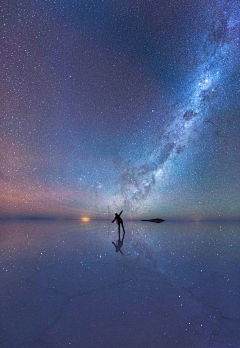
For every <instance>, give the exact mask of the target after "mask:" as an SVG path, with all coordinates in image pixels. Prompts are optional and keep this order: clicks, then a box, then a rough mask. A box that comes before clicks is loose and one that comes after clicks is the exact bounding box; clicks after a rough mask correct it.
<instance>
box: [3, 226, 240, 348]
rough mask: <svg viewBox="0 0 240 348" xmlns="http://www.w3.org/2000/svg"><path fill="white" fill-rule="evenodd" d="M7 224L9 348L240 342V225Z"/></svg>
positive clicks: (197, 346) (214, 346)
mask: <svg viewBox="0 0 240 348" xmlns="http://www.w3.org/2000/svg"><path fill="white" fill-rule="evenodd" d="M0 230H1V235H0V237H1V239H0V250H1V254H0V272H1V283H0V292H1V304H0V313H1V321H0V347H1V348H2V347H5V348H30V347H33V348H43V347H47V348H51V347H53V348H55V347H56V348H63V347H71V348H79V347H84V348H85V347H91V348H95V347H98V348H99V347H100V348H101V347H104V348H106V347H124V348H128V347H129V348H130V347H131V348H133V347H137V348H146V347H149V348H153V347H154V348H156V347H157V348H160V347H161V348H162V347H166V348H169V347H170V348H171V347H180V348H181V347H184V348H185V347H186V348H193V347H194V348H205V347H210V348H221V347H238V348H239V347H240V299H239V295H240V294H239V292H240V277H239V268H240V253H239V251H240V241H239V236H240V228H239V223H230V222H229V223H219V222H218V223H216V222H215V223H213V222H212V223H206V222H204V223H173V222H164V223H161V224H155V223H150V222H126V223H125V230H126V234H125V238H124V240H123V246H122V248H121V251H122V254H121V253H120V252H116V248H115V246H114V245H113V244H112V242H114V243H115V244H117V239H118V233H117V226H116V225H115V224H111V222H110V223H109V222H106V221H104V222H103V221H101V222H100V221H93V222H84V223H83V222H79V221H65V222H39V221H36V222H33V221H20V222H19V221H11V222H10V221H9V222H1V223H0ZM121 238H122V236H121Z"/></svg>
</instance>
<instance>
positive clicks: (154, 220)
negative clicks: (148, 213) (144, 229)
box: [141, 219, 165, 224]
mask: <svg viewBox="0 0 240 348" xmlns="http://www.w3.org/2000/svg"><path fill="white" fill-rule="evenodd" d="M141 221H149V222H156V223H157V224H159V223H160V222H163V221H165V220H163V219H148V220H141Z"/></svg>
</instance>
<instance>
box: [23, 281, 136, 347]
mask: <svg viewBox="0 0 240 348" xmlns="http://www.w3.org/2000/svg"><path fill="white" fill-rule="evenodd" d="M32 277H34V275H32V276H30V277H29V278H28V279H27V280H28V281H29V282H31V283H32V284H34V285H36V286H40V287H41V288H43V289H46V290H56V291H55V293H57V294H61V295H64V296H65V297H67V298H66V299H65V301H64V303H63V304H62V305H61V306H60V309H59V313H58V315H57V316H56V317H55V318H54V319H53V320H52V322H51V323H49V325H48V327H47V328H46V329H44V330H42V331H41V333H40V334H39V339H36V340H31V341H24V343H27V344H33V343H34V342H36V343H37V342H38V343H39V342H42V343H43V344H45V346H46V347H49V346H48V345H47V344H46V343H45V342H44V341H43V340H42V339H41V338H40V337H42V336H44V334H45V333H46V332H47V331H48V330H50V329H51V328H52V327H54V326H55V325H56V324H57V323H58V321H59V320H60V318H61V317H62V315H63V314H64V311H65V308H66V307H67V306H68V305H69V304H70V303H71V302H72V301H73V300H75V299H76V298H78V297H82V296H86V295H90V294H94V293H96V292H101V291H103V290H105V289H110V288H113V287H116V286H119V285H123V284H127V283H128V282H130V281H131V280H132V279H127V280H124V281H122V282H115V283H111V284H109V285H105V286H103V287H100V288H96V289H93V290H89V291H81V292H79V293H77V294H75V295H73V296H68V295H67V294H65V293H63V292H61V291H58V290H57V289H53V288H50V287H44V285H42V284H39V283H37V282H34V281H33V280H32V279H31V278H32Z"/></svg>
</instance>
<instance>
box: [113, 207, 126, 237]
mask: <svg viewBox="0 0 240 348" xmlns="http://www.w3.org/2000/svg"><path fill="white" fill-rule="evenodd" d="M122 212H123V210H122V211H121V212H120V213H119V214H117V213H115V218H114V219H113V221H112V223H113V222H114V221H115V220H117V224H118V234H119V240H120V225H121V226H122V229H123V233H124V234H125V229H124V226H123V220H122V218H121V216H120V215H121V214H122Z"/></svg>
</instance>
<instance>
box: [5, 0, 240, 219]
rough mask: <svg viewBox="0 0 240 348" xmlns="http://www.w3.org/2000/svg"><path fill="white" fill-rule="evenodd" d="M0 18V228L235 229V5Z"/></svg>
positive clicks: (45, 7)
mask: <svg viewBox="0 0 240 348" xmlns="http://www.w3.org/2000/svg"><path fill="white" fill-rule="evenodd" d="M0 11H1V18H2V19H1V31H0V40H1V46H0V47H1V48H0V62H1V64H0V67H1V76H0V88H1V94H0V98H1V109H0V147H1V154H0V217H66V218H68V217H69V218H78V217H82V216H88V217H90V218H109V217H111V218H112V216H113V213H114V212H115V211H120V210H122V209H123V210H124V215H123V218H129V219H139V218H156V217H158V218H163V219H179V220H195V221H201V220H206V219H220V220H221V219H238V218H239V208H240V201H239V192H240V187H239V186H240V185H239V177H240V159H239V151H240V142H239V132H240V123H239V110H240V98H239V80H240V69H239V67H240V65H239V61H240V54H239V52H240V51H239V37H240V35H239V28H240V5H239V2H238V1H237V0H227V1H226V0H217V1H214V0H211V1H209V0H202V1H199V0H121V1H119V0H102V1H100V0H88V1H86V0H82V1H81V0H78V1H76V0H61V1H60V0H59V1H53V0H45V1H43V0H35V1H33V0H28V1H6V0H3V1H2V2H1V8H0Z"/></svg>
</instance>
